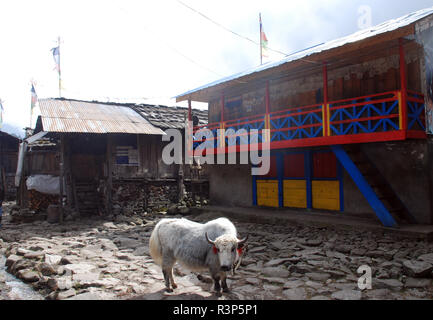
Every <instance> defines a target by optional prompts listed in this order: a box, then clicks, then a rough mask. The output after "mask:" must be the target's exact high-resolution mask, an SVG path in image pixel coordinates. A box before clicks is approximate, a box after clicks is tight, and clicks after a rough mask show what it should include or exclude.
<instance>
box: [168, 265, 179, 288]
mask: <svg viewBox="0 0 433 320" xmlns="http://www.w3.org/2000/svg"><path fill="white" fill-rule="evenodd" d="M168 277H169V278H170V282H171V286H172V288H173V289H176V288H177V284H176V282H174V278H173V268H171V271H170V273H169V274H168Z"/></svg>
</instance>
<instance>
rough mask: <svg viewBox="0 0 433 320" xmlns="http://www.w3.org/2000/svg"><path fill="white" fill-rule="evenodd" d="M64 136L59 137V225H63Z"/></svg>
mask: <svg viewBox="0 0 433 320" xmlns="http://www.w3.org/2000/svg"><path fill="white" fill-rule="evenodd" d="M64 154H65V136H64V135H63V134H62V135H61V136H60V165H59V167H60V168H59V169H60V175H59V184H60V192H59V213H60V216H59V220H60V223H63V218H64V216H63V214H64V212H63V181H64V176H65V155H64Z"/></svg>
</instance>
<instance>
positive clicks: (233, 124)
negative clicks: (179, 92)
mask: <svg viewBox="0 0 433 320" xmlns="http://www.w3.org/2000/svg"><path fill="white" fill-rule="evenodd" d="M405 101H406V103H404V102H405ZM424 110H425V106H424V97H423V95H422V94H420V93H416V92H413V91H408V92H407V93H406V96H405V97H403V96H402V92H401V91H391V92H385V93H380V94H373V95H369V96H363V97H356V98H353V99H344V100H338V101H332V102H329V103H328V104H327V105H324V104H317V105H311V106H304V107H298V108H287V109H285V110H281V111H276V112H272V113H269V114H260V115H254V116H250V117H243V118H239V119H235V120H227V121H224V122H222V123H212V124H208V125H205V126H200V127H194V130H193V133H194V149H197V148H199V149H206V152H211V153H221V152H222V153H226V152H233V151H234V150H235V151H247V150H251V149H254V148H261V147H269V148H270V149H282V148H292V147H310V146H320V145H335V144H348V143H365V142H379V141H392V140H404V139H406V138H425V115H424ZM218 129H221V131H219V132H218ZM229 129H231V130H229ZM264 129H268V130H269V131H268V133H267V134H266V132H265V131H263V130H264ZM264 142H269V145H268V146H266V145H264V144H263V143H264ZM229 147H232V148H229Z"/></svg>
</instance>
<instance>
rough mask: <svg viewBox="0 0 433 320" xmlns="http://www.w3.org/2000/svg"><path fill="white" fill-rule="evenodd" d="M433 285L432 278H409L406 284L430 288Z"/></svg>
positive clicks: (410, 286)
mask: <svg viewBox="0 0 433 320" xmlns="http://www.w3.org/2000/svg"><path fill="white" fill-rule="evenodd" d="M431 285H432V280H431V279H422V278H407V279H406V283H405V284H404V286H405V287H406V288H428V287H430V286H431Z"/></svg>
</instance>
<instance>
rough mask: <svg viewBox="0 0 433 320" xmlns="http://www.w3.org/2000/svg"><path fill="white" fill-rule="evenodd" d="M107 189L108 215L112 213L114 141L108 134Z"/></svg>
mask: <svg viewBox="0 0 433 320" xmlns="http://www.w3.org/2000/svg"><path fill="white" fill-rule="evenodd" d="M107 175H108V176H107V188H106V199H105V200H106V210H107V214H108V215H111V213H112V200H111V191H112V189H113V141H112V137H111V135H110V134H107Z"/></svg>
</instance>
